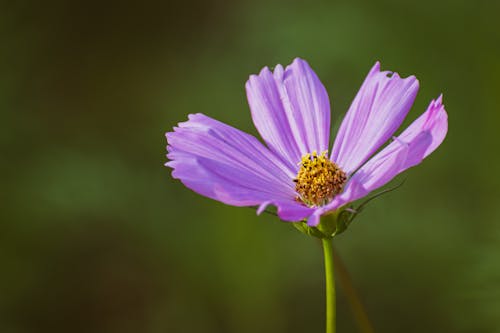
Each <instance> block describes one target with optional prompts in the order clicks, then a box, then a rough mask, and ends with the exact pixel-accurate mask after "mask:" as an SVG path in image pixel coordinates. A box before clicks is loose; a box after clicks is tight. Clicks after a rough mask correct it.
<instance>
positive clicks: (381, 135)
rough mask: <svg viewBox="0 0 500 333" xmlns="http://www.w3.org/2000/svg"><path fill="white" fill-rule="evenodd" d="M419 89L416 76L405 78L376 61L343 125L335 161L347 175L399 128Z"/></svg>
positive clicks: (335, 152) (337, 140) (338, 137)
mask: <svg viewBox="0 0 500 333" xmlns="http://www.w3.org/2000/svg"><path fill="white" fill-rule="evenodd" d="M417 91H418V81H417V79H416V78H415V77H414V76H410V77H408V78H405V79H402V78H400V77H399V75H398V74H397V73H391V72H387V71H385V72H381V71H380V63H379V62H377V63H375V65H374V66H373V68H372V69H371V70H370V72H369V73H368V76H367V77H366V79H365V81H364V82H363V85H362V86H361V88H360V90H359V92H358V94H357V95H356V97H355V98H354V101H353V102H352V104H351V107H350V108H349V110H348V111H347V114H346V116H345V118H344V120H343V122H342V125H341V126H340V129H339V132H338V134H337V137H336V138H335V143H334V145H333V150H332V160H333V161H335V162H336V163H337V164H338V165H339V166H340V167H341V168H342V169H343V170H344V171H345V172H346V173H347V174H351V173H353V172H354V171H355V170H356V169H358V168H359V167H360V166H361V165H362V164H363V163H364V162H366V160H367V159H368V158H369V157H370V156H371V155H372V154H373V153H374V152H375V151H376V150H377V149H378V148H379V147H380V146H381V145H383V144H384V143H385V142H386V141H387V140H388V139H389V138H390V137H391V136H392V135H393V134H394V132H395V131H396V130H397V129H398V128H399V126H400V125H401V123H402V122H403V120H404V118H405V117H406V114H407V113H408V111H409V110H410V108H411V106H412V104H413V101H414V100H415V96H416V94H417Z"/></svg>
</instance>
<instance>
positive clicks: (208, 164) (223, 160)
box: [166, 58, 448, 226]
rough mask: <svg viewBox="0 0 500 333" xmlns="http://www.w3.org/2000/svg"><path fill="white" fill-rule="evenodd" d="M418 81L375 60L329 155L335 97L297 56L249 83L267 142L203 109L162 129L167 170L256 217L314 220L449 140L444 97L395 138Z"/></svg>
mask: <svg viewBox="0 0 500 333" xmlns="http://www.w3.org/2000/svg"><path fill="white" fill-rule="evenodd" d="M418 87H419V84H418V81H417V79H416V78H415V77H414V76H410V77H407V78H401V77H400V76H399V75H398V74H397V73H392V72H388V71H380V63H378V62H377V63H376V64H375V65H374V66H373V67H372V69H371V70H370V72H369V73H368V75H367V77H366V79H365V81H364V82H363V84H362V86H361V88H360V89H359V92H358V93H357V95H356V97H355V98H354V101H353V102H352V104H351V106H350V108H349V110H348V111H347V113H346V116H345V117H344V119H343V121H342V124H341V126H340V128H339V130H338V133H337V136H336V138H335V141H334V143H333V147H332V149H331V153H329V152H328V151H329V142H330V102H329V99H328V94H327V92H326V90H325V87H324V86H323V84H322V83H321V82H320V80H319V78H318V77H317V76H316V74H315V73H314V71H313V70H312V69H311V67H310V66H309V65H308V63H307V62H306V61H304V60H302V59H298V58H297V59H295V60H294V61H293V63H292V64H291V65H289V66H288V67H286V68H285V69H284V68H283V67H282V66H281V65H277V66H276V68H275V69H274V71H273V72H271V71H270V70H269V68H267V67H265V68H264V69H262V70H261V72H260V73H259V74H258V75H251V76H250V78H249V80H248V81H247V83H246V92H247V97H248V102H249V105H250V110H251V115H252V119H253V122H254V124H255V127H256V128H257V130H258V132H259V133H260V136H261V137H262V139H263V141H264V142H265V145H264V144H262V143H261V142H260V141H259V140H258V139H257V138H255V137H254V136H252V135H249V134H247V133H244V132H242V131H240V130H238V129H236V128H234V127H231V126H229V125H226V124H224V123H221V122H219V121H217V120H215V119H212V118H210V117H208V116H205V115H203V114H201V113H198V114H191V115H189V120H188V121H186V122H183V123H180V124H179V125H178V127H175V128H174V131H173V132H169V133H167V134H166V136H167V141H168V146H167V151H168V154H167V157H168V159H169V160H170V161H168V162H167V163H166V166H168V167H170V168H172V169H173V171H172V176H173V177H174V178H177V179H180V180H181V181H182V183H184V185H185V186H187V187H188V188H190V189H191V190H193V191H195V192H197V193H199V194H201V195H204V196H206V197H209V198H212V199H215V200H218V201H221V202H223V203H225V204H228V205H233V206H258V210H257V213H258V214H260V213H261V212H262V211H264V210H265V209H266V207H267V206H268V205H274V206H276V207H277V215H278V216H279V217H280V219H282V220H284V221H291V222H298V221H303V220H307V224H308V225H309V226H317V225H318V223H319V221H320V218H321V216H323V215H328V214H330V213H332V212H335V211H336V210H337V209H339V208H340V207H343V206H345V205H346V204H348V203H350V202H352V201H354V200H357V199H360V198H362V197H364V196H366V195H368V194H369V193H370V192H372V191H373V190H375V189H377V188H379V187H381V186H383V185H385V184H386V183H388V182H389V181H390V180H391V179H393V178H394V177H395V176H396V175H398V174H399V173H401V172H403V171H404V170H406V169H408V168H410V167H412V166H415V165H417V164H419V163H420V162H422V160H423V159H424V158H425V157H427V156H428V155H429V154H430V153H432V152H433V151H434V150H435V149H436V148H437V147H438V146H439V145H440V144H441V142H442V141H443V140H444V138H445V136H446V132H447V129H448V116H447V114H446V111H445V109H444V106H443V104H442V96H439V97H438V98H437V99H436V100H432V101H431V102H430V104H429V106H428V108H427V110H426V111H425V112H424V113H423V114H422V115H421V116H420V117H418V118H417V119H416V120H415V121H414V122H413V123H412V124H411V125H410V126H409V127H408V128H406V129H405V130H404V131H403V132H402V133H401V134H400V135H399V136H397V137H393V135H394V133H395V132H396V130H397V129H398V128H399V127H400V125H401V123H402V122H403V120H404V118H405V117H406V115H407V113H408V111H409V110H410V108H411V106H412V104H413V102H414V100H415V96H416V94H417V91H418ZM391 138H392V140H391ZM388 141H390V142H389V143H388ZM387 143H388V144H387ZM384 145H385V147H383V146H384ZM381 147H383V148H382V149H380V148H381Z"/></svg>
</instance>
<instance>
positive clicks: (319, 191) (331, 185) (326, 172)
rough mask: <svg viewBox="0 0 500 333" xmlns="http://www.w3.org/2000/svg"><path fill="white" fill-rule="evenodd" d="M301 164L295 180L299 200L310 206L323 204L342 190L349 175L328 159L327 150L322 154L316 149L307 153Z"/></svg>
mask: <svg viewBox="0 0 500 333" xmlns="http://www.w3.org/2000/svg"><path fill="white" fill-rule="evenodd" d="M299 164H300V170H299V172H298V173H297V178H295V179H294V180H293V181H294V182H295V190H296V191H297V193H298V194H299V196H298V197H297V200H299V201H302V202H303V203H305V204H306V205H308V206H323V205H326V204H327V203H328V202H330V201H331V200H332V199H333V197H334V196H336V195H337V194H339V193H340V192H342V189H343V188H344V184H345V182H346V180H347V176H346V174H345V172H344V171H342V170H341V169H340V168H339V167H338V166H337V164H335V163H334V162H332V161H330V160H329V159H328V157H327V152H326V151H325V152H323V153H321V155H318V154H317V153H316V151H314V152H313V153H312V154H306V155H304V156H302V160H301V161H300V163H299Z"/></svg>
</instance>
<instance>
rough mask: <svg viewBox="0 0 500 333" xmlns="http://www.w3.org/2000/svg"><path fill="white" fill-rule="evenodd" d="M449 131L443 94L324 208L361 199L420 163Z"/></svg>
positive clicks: (335, 206) (328, 208)
mask: <svg viewBox="0 0 500 333" xmlns="http://www.w3.org/2000/svg"><path fill="white" fill-rule="evenodd" d="M447 131H448V115H447V113H446V110H445V109H444V105H443V104H442V96H439V97H438V99H437V100H432V101H431V103H430V105H429V107H428V108H427V110H426V112H424V113H423V114H422V115H421V116H420V117H419V118H417V119H416V120H415V121H414V122H413V123H412V124H411V125H410V126H409V127H408V128H407V129H406V130H405V131H404V132H403V133H401V135H399V136H398V137H397V138H395V140H394V141H393V142H392V143H390V144H389V145H388V146H387V147H385V148H384V149H382V150H381V151H380V152H379V153H378V154H376V155H375V156H374V157H373V158H371V159H370V160H369V161H368V162H367V163H366V164H365V165H364V166H363V167H362V168H361V169H359V171H358V172H356V173H355V174H354V176H352V178H351V179H350V181H349V183H348V184H347V185H346V189H345V191H344V192H343V193H342V194H340V195H339V196H337V197H335V198H334V200H333V201H332V202H331V203H330V204H328V205H327V206H325V207H324V208H325V209H324V211H325V212H326V211H330V210H334V209H336V208H338V207H340V206H342V205H344V204H346V203H348V202H351V201H354V200H357V199H359V198H361V197H363V196H365V195H367V194H368V193H370V192H371V191H373V190H375V189H377V188H378V187H380V186H383V185H385V184H387V183H388V182H389V181H390V180H392V179H393V178H394V177H395V176H396V175H398V174H399V173H401V172H403V171H404V170H406V169H408V168H411V167H412V166H415V165H417V164H419V163H420V162H422V160H423V159H424V158H425V157H427V156H428V155H429V154H430V153H432V152H433V151H434V150H435V149H436V148H437V147H438V146H439V145H440V144H441V143H442V142H443V140H444V138H445V136H446V133H447Z"/></svg>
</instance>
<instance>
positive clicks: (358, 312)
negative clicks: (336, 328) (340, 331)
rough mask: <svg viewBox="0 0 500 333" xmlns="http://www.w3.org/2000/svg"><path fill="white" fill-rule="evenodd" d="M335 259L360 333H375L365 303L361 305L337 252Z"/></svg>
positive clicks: (343, 288)
mask: <svg viewBox="0 0 500 333" xmlns="http://www.w3.org/2000/svg"><path fill="white" fill-rule="evenodd" d="M333 257H334V261H335V265H336V266H337V274H338V278H339V279H338V280H339V283H340V285H341V287H342V290H343V291H344V292H345V295H346V298H347V300H348V301H349V305H350V306H351V310H352V313H353V315H354V319H355V320H356V323H357V324H358V327H359V330H360V332H362V333H374V330H373V325H372V324H371V322H370V320H369V319H368V316H367V315H366V311H365V309H364V307H363V303H361V299H360V297H359V295H358V293H357V292H356V289H354V286H353V284H352V281H351V277H350V275H349V272H348V271H347V268H346V267H345V265H344V263H343V261H342V259H341V258H340V256H339V255H338V253H337V252H336V251H334V252H333Z"/></svg>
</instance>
